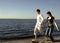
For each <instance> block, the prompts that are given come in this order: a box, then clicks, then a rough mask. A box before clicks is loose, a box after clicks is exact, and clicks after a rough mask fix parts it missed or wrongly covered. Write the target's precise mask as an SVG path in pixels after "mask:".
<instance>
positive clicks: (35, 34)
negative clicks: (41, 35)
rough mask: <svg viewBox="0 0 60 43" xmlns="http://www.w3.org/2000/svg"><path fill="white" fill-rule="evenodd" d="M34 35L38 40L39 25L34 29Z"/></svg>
mask: <svg viewBox="0 0 60 43" xmlns="http://www.w3.org/2000/svg"><path fill="white" fill-rule="evenodd" d="M34 36H35V41H37V39H38V38H37V27H35V29H34Z"/></svg>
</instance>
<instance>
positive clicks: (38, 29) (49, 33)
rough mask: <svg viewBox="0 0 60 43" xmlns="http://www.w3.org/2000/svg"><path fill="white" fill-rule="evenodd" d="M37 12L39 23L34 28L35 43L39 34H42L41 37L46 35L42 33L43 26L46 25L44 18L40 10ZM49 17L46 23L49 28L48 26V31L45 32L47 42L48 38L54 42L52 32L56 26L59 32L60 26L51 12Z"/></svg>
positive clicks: (48, 14)
mask: <svg viewBox="0 0 60 43" xmlns="http://www.w3.org/2000/svg"><path fill="white" fill-rule="evenodd" d="M36 12H37V23H36V25H35V28H34V36H35V41H37V40H38V38H37V33H38V32H40V33H41V35H44V32H43V31H42V26H43V24H44V18H43V16H42V14H41V12H40V9H37V10H36ZM47 16H48V17H47V20H46V23H48V26H47V29H46V32H45V36H46V40H48V37H49V38H50V39H51V41H54V39H53V37H52V32H53V29H54V25H55V26H56V28H57V30H58V31H59V29H58V25H57V23H56V21H55V18H54V17H53V16H52V14H51V12H50V11H48V12H47Z"/></svg>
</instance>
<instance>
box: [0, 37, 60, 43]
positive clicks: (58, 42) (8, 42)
mask: <svg viewBox="0 0 60 43" xmlns="http://www.w3.org/2000/svg"><path fill="white" fill-rule="evenodd" d="M32 39H34V38H26V39H15V40H0V43H32ZM43 39H44V36H43V37H39V38H38V41H39V43H41V42H42V41H43ZM54 39H55V40H56V41H55V42H54V43H60V36H54ZM43 42H44V43H52V41H43Z"/></svg>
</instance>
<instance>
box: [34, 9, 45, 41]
mask: <svg viewBox="0 0 60 43" xmlns="http://www.w3.org/2000/svg"><path fill="white" fill-rule="evenodd" d="M36 12H37V23H36V25H35V28H34V36H35V41H37V32H40V33H41V34H42V35H43V34H44V32H43V31H42V26H43V16H42V15H41V12H40V9H37V10H36Z"/></svg>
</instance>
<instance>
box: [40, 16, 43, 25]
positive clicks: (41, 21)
mask: <svg viewBox="0 0 60 43" xmlns="http://www.w3.org/2000/svg"><path fill="white" fill-rule="evenodd" d="M43 21H44V17H43V16H41V21H40V23H41V25H43V24H44V23H43Z"/></svg>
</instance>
